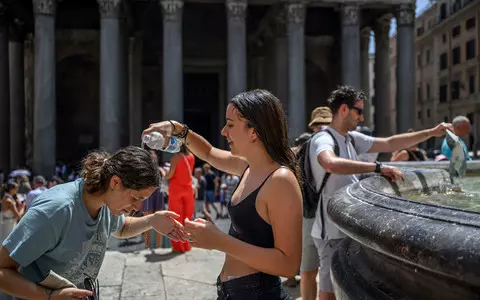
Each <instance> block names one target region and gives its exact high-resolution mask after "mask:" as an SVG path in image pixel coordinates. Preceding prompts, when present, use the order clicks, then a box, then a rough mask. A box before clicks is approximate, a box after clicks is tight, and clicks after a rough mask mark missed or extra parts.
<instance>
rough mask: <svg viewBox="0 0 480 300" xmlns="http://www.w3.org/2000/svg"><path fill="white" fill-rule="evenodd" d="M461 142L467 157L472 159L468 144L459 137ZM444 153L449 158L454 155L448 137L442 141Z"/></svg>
mask: <svg viewBox="0 0 480 300" xmlns="http://www.w3.org/2000/svg"><path fill="white" fill-rule="evenodd" d="M459 142H460V144H461V145H462V147H463V151H464V152H465V157H466V158H467V160H472V158H471V157H470V155H468V148H467V145H465V142H464V141H463V140H462V139H459ZM442 154H443V155H445V157H446V158H448V159H450V158H451V157H452V149H450V147H448V144H447V139H446V138H444V139H443V142H442Z"/></svg>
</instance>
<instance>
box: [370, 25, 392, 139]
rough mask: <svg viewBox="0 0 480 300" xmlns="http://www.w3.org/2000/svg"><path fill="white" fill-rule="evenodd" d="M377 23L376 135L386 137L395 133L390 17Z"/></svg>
mask: <svg viewBox="0 0 480 300" xmlns="http://www.w3.org/2000/svg"><path fill="white" fill-rule="evenodd" d="M375 25H376V26H375V28H374V30H375V66H374V70H375V82H374V85H375V135H376V136H381V137H386V136H390V135H392V134H394V133H395V128H394V127H395V120H394V118H393V115H392V113H393V106H392V104H393V103H392V101H390V38H389V35H388V33H389V31H390V18H389V17H385V18H381V19H379V20H377V22H376V24H375Z"/></svg>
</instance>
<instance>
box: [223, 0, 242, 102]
mask: <svg viewBox="0 0 480 300" xmlns="http://www.w3.org/2000/svg"><path fill="white" fill-rule="evenodd" d="M225 4H226V7H227V20H228V21H227V23H228V33H227V34H228V91H227V93H228V99H230V98H232V97H234V96H235V95H237V94H239V93H241V92H244V91H245V90H246V89H247V38H246V24H245V17H246V14H247V0H226V2H225Z"/></svg>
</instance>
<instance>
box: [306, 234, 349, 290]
mask: <svg viewBox="0 0 480 300" xmlns="http://www.w3.org/2000/svg"><path fill="white" fill-rule="evenodd" d="M313 240H314V242H315V245H316V246H317V249H318V257H319V260H320V270H319V274H318V275H319V281H318V290H319V291H322V292H326V293H331V294H333V285H332V279H331V278H330V268H331V267H332V256H333V253H334V252H335V250H337V248H338V246H339V245H340V242H341V241H343V239H335V240H321V239H316V238H314V239H313Z"/></svg>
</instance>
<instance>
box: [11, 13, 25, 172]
mask: <svg viewBox="0 0 480 300" xmlns="http://www.w3.org/2000/svg"><path fill="white" fill-rule="evenodd" d="M22 27H23V25H22V24H21V23H20V22H15V23H14V24H12V26H11V27H10V42H9V45H8V46H9V56H10V167H11V168H19V167H23V166H24V165H25V81H24V80H25V76H24V64H23V61H24V44H23V43H24V39H25V36H24V34H23V31H22V30H23V28H22Z"/></svg>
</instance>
